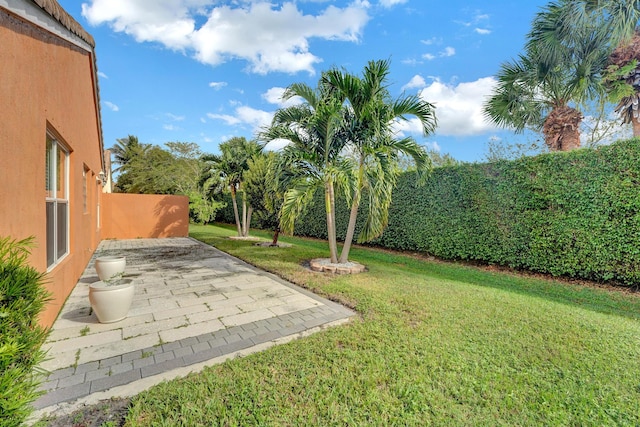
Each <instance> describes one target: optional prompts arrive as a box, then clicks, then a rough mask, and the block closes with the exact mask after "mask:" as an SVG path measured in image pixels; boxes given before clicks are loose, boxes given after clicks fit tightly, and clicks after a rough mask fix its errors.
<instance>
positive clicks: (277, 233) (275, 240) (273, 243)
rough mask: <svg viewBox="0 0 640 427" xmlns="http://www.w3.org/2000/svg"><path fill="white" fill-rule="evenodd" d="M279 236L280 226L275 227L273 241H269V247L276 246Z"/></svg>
mask: <svg viewBox="0 0 640 427" xmlns="http://www.w3.org/2000/svg"><path fill="white" fill-rule="evenodd" d="M279 236H280V226H277V227H276V229H275V230H274V231H273V240H272V241H271V246H278V237H279Z"/></svg>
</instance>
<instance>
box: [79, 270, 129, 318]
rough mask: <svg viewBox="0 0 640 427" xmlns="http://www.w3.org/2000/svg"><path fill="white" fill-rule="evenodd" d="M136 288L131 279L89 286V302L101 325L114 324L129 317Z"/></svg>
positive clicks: (95, 283) (101, 282) (96, 283)
mask: <svg viewBox="0 0 640 427" xmlns="http://www.w3.org/2000/svg"><path fill="white" fill-rule="evenodd" d="M134 291H135V287H134V286H133V281H132V280H131V279H122V280H119V281H117V282H114V283H107V282H103V281H100V282H94V283H91V284H90V285H89V302H90V303H91V308H92V309H93V312H94V313H95V314H96V316H97V317H98V321H99V322H100V323H113V322H117V321H119V320H122V319H124V318H125V317H127V313H128V312H129V308H130V307H131V303H132V301H133V294H134Z"/></svg>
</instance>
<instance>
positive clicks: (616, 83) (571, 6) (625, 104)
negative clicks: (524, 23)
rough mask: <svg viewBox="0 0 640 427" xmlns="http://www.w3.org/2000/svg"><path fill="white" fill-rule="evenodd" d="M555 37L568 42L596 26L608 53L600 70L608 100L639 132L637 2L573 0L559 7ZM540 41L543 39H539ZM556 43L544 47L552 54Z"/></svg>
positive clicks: (637, 133)
mask: <svg viewBox="0 0 640 427" xmlns="http://www.w3.org/2000/svg"><path fill="white" fill-rule="evenodd" d="M563 11H564V14H563V16H562V18H561V20H559V22H558V25H557V28H556V32H557V34H558V37H557V39H556V40H563V41H564V42H565V43H566V42H567V41H568V42H569V43H572V42H573V40H575V38H576V37H579V36H580V34H582V33H583V31H582V29H584V28H597V29H598V30H599V31H600V32H601V33H602V34H604V35H605V37H604V39H602V40H600V42H604V43H603V46H602V47H603V49H605V50H607V51H608V52H609V53H610V55H609V57H608V60H607V69H606V70H605V71H604V78H605V83H606V84H607V86H606V87H607V90H608V93H609V99H608V100H609V101H611V102H614V103H617V106H616V107H615V112H616V113H618V114H619V115H620V117H621V118H622V122H623V123H624V124H628V123H631V124H632V127H633V134H634V136H640V118H639V115H640V112H639V108H638V103H639V102H640V34H639V33H638V31H637V28H636V27H637V25H638V21H639V20H640V3H639V2H638V1H637V0H573V1H568V2H566V4H565V5H564V7H563ZM539 41H542V42H543V43H544V42H545V41H544V40H539ZM555 46H557V44H556V43H546V44H545V50H547V51H549V52H553V53H554V54H555V52H556V49H555Z"/></svg>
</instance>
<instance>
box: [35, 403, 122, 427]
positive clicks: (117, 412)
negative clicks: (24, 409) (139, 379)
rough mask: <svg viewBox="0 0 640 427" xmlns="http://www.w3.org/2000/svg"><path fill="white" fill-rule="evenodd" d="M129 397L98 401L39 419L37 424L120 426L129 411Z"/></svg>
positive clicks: (58, 426) (82, 426) (59, 426)
mask: <svg viewBox="0 0 640 427" xmlns="http://www.w3.org/2000/svg"><path fill="white" fill-rule="evenodd" d="M130 402H131V399H130V398H113V399H108V400H103V401H100V402H98V403H96V404H94V405H88V406H83V407H82V408H80V409H78V410H76V411H74V412H72V413H70V414H68V415H60V416H56V417H51V418H50V419H49V418H45V419H43V420H41V421H40V422H39V423H38V424H37V425H38V426H47V427H104V426H109V427H121V426H123V425H124V421H125V417H126V416H127V413H128V412H129V403H130Z"/></svg>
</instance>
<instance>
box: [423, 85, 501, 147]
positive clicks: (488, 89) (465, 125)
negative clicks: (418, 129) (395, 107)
mask: <svg viewBox="0 0 640 427" xmlns="http://www.w3.org/2000/svg"><path fill="white" fill-rule="evenodd" d="M495 85H496V80H495V79H494V78H493V77H483V78H480V79H478V80H476V81H473V82H463V83H459V84H457V85H451V84H445V83H442V82H441V81H439V80H434V81H433V82H432V83H431V84H430V85H428V86H427V87H425V88H424V89H422V90H421V91H420V97H421V98H422V99H424V100H425V101H428V102H431V103H432V104H435V106H436V117H437V119H438V129H437V130H436V133H437V134H438V135H446V136H468V135H479V134H483V133H486V132H491V131H494V130H496V129H497V128H496V126H495V125H493V124H491V123H489V122H488V121H487V120H485V118H484V115H483V114H482V105H483V104H484V102H485V101H486V100H487V98H488V97H489V96H491V93H492V91H493V88H494V87H495ZM413 126H414V127H413V129H415V123H414V124H413Z"/></svg>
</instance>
